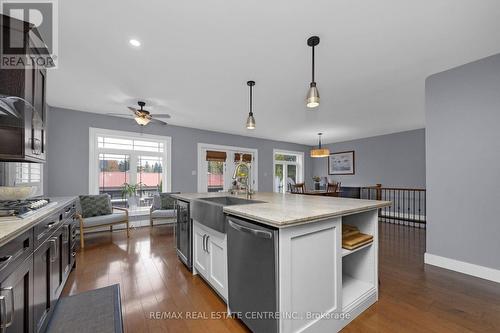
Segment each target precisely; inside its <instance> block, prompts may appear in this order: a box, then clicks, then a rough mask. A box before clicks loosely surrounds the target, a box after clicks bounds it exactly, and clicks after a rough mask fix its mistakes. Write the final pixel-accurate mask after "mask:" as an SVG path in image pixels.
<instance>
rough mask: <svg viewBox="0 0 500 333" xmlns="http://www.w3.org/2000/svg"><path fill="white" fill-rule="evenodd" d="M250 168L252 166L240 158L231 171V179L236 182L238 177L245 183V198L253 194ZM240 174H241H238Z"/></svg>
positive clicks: (249, 197)
mask: <svg viewBox="0 0 500 333" xmlns="http://www.w3.org/2000/svg"><path fill="white" fill-rule="evenodd" d="M242 168H244V169H243V170H240V169H242ZM251 168H252V166H251V165H250V164H249V163H246V162H243V161H241V160H240V161H239V162H238V163H237V164H236V167H235V168H234V173H233V180H235V181H237V182H238V178H239V179H243V180H244V184H245V188H246V191H245V192H246V196H247V199H251V198H252V195H253V190H252V182H251V180H252V179H251V176H252V173H251ZM240 174H241V175H242V176H239V175H240Z"/></svg>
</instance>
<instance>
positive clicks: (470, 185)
mask: <svg viewBox="0 0 500 333" xmlns="http://www.w3.org/2000/svg"><path fill="white" fill-rule="evenodd" d="M426 123H427V128H426V149H427V191H428V192H427V193H428V194H427V195H428V197H427V198H428V200H427V202H428V206H427V221H428V228H427V252H428V253H430V254H435V255H439V256H443V257H447V258H452V259H455V260H460V261H465V262H468V263H473V264H476V265H481V266H486V267H491V268H495V269H500V255H499V254H500V223H499V220H500V190H499V185H500V128H499V125H500V55H495V56H493V57H489V58H486V59H482V60H479V61H476V62H473V63H470V64H467V65H464V66H461V67H458V68H454V69H451V70H449V71H446V72H443V73H439V74H436V75H433V76H431V77H429V78H428V79H427V81H426Z"/></svg>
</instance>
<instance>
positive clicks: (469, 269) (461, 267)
mask: <svg viewBox="0 0 500 333" xmlns="http://www.w3.org/2000/svg"><path fill="white" fill-rule="evenodd" d="M424 263H426V264H428V265H432V266H437V267H441V268H446V269H449V270H452V271H455V272H460V273H464V274H467V275H472V276H475V277H478V278H481V279H485V280H489V281H493V282H498V283H500V270H498V269H494V268H490V267H485V266H479V265H475V264H470V263H468V262H465V261H459V260H455V259H450V258H446V257H441V256H438V255H435V254H430V253H427V252H426V253H425V254H424Z"/></svg>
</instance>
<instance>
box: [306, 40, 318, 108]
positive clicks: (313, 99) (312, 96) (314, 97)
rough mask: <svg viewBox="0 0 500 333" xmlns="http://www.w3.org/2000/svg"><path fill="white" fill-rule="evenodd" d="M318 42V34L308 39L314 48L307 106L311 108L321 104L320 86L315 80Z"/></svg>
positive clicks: (308, 42) (308, 43)
mask: <svg viewBox="0 0 500 333" xmlns="http://www.w3.org/2000/svg"><path fill="white" fill-rule="evenodd" d="M318 44H319V37H318V36H312V37H309V38H308V39H307V45H309V46H310V47H311V48H312V81H311V83H310V84H309V90H308V91H307V96H306V106H307V107H308V108H311V109H312V108H315V107H317V106H319V91H318V88H316V82H315V81H314V47H315V46H317V45H318Z"/></svg>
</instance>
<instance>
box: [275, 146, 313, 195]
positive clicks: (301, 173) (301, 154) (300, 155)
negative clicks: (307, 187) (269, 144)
mask: <svg viewBox="0 0 500 333" xmlns="http://www.w3.org/2000/svg"><path fill="white" fill-rule="evenodd" d="M276 154H283V155H297V156H298V158H299V159H300V161H301V162H300V163H298V162H287V161H280V162H279V163H280V164H284V165H285V166H286V165H288V164H293V165H297V166H298V167H299V172H298V176H299V177H298V179H297V180H298V183H302V182H304V169H305V165H304V164H305V160H304V152H302V151H293V150H284V149H276V148H275V149H273V192H274V189H275V188H276ZM286 192H287V191H286V189H285V193H286ZM277 193H281V192H277Z"/></svg>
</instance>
